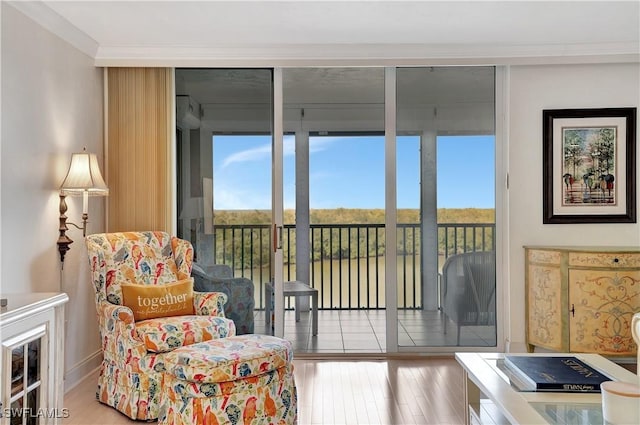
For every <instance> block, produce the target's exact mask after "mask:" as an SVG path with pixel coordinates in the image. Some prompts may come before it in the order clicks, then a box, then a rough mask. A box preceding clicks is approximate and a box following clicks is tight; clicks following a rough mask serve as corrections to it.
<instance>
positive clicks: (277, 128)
mask: <svg viewBox="0 0 640 425" xmlns="http://www.w3.org/2000/svg"><path fill="white" fill-rule="evenodd" d="M370 65H371V66H381V67H384V66H383V65H380V64H375V63H371V64H370ZM360 66H361V65H360ZM397 68H398V67H397V66H386V67H384V70H385V77H384V81H385V87H384V91H385V112H384V114H385V148H384V149H385V235H386V236H385V237H386V247H387V250H386V255H385V280H386V282H387V283H388V284H387V285H385V298H386V353H388V354H389V353H399V352H400V353H402V352H415V351H416V350H417V351H420V352H425V351H426V352H430V353H450V352H451V348H452V347H416V348H411V347H401V346H399V344H398V326H397V325H398V316H397V313H398V308H397V263H396V256H397V248H396V241H397V190H396V184H397V182H396V113H397V111H396V69H397ZM283 69H284V68H283V67H273V68H272V70H273V74H272V75H273V86H272V87H273V127H272V129H273V144H272V147H273V149H272V201H273V202H272V232H273V234H272V241H271V243H272V248H271V249H272V254H273V257H272V258H273V264H272V272H273V276H272V278H273V282H274V293H275V294H274V295H275V296H274V322H275V323H274V334H275V335H276V336H279V337H283V336H284V307H285V300H284V292H283V282H284V250H283V247H282V243H281V238H282V230H283V226H284V199H283V192H284V185H283V159H284V158H283V154H284V152H283V151H284V147H283V143H284V128H283V126H284V102H283V81H282V76H283ZM495 69H496V73H495V120H496V127H495V129H496V131H495V133H496V134H495V140H496V143H495V151H496V153H495V155H496V157H495V159H496V161H495V164H496V167H495V176H496V178H495V185H496V190H495V194H496V204H495V214H496V216H495V217H496V234H495V238H496V252H497V256H496V269H497V273H496V286H497V288H496V317H497V320H496V325H497V346H496V347H490V349H489V350H488V351H496V350H497V351H504V350H505V345H508V341H505V335H509V334H510V329H509V320H508V317H510V316H509V315H510V314H511V311H510V309H509V306H508V302H507V300H509V287H508V286H507V285H505V284H503V282H507V277H508V270H507V268H506V266H507V264H508V261H505V259H504V258H503V257H504V256H505V255H506V251H505V249H504V248H505V247H507V246H508V240H507V238H508V232H507V227H506V223H505V220H504V219H505V217H507V212H508V172H507V171H508V170H507V163H508V143H507V142H506V140H507V134H508V127H507V123H508V117H507V111H508V108H507V105H508V95H509V93H508V82H509V81H508V80H509V68H508V67H507V66H496V67H495ZM173 71H174V72H172V76H173V77H174V78H173V84H172V92H173V93H172V97H171V98H172V99H175V68H173ZM173 101H175V100H173ZM173 106H174V107H173V108H171V110H172V114H171V121H172V124H173V127H174V128H176V115H175V105H173ZM175 137H176V133H175V131H174V132H173V135H172V138H174V140H172V152H171V155H172V157H173V161H171V163H172V164H173V165H172V170H171V174H172V180H173V187H174V188H175V187H176V179H177V175H176V161H175V158H176V154H177V152H176V149H175V143H176V140H175ZM172 198H173V199H172V200H173V202H172V206H173V211H172V223H173V229H172V231H173V232H174V233H175V232H176V231H177V224H176V222H177V220H176V217H177V206H176V201H177V194H176V192H175V190H174V191H172ZM456 351H482V350H481V349H479V348H477V347H475V348H474V347H471V348H470V349H465V347H456Z"/></svg>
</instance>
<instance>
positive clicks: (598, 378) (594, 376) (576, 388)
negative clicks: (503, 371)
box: [504, 355, 613, 393]
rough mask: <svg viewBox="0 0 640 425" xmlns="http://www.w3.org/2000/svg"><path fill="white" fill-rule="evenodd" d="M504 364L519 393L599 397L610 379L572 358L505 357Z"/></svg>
mask: <svg viewBox="0 0 640 425" xmlns="http://www.w3.org/2000/svg"><path fill="white" fill-rule="evenodd" d="M504 364H505V366H506V367H507V369H508V370H509V371H511V372H512V373H513V374H514V375H515V376H516V378H518V379H516V380H515V382H514V383H515V385H516V386H518V387H519V389H520V390H521V391H556V392H589V393H599V392H600V384H601V383H602V382H604V381H613V379H612V378H611V377H609V376H607V375H605V374H604V373H602V372H600V371H598V370H596V369H594V368H593V367H591V366H589V365H588V364H586V363H585V362H583V361H582V360H580V359H578V358H576V357H574V356H550V357H547V356H518V355H506V356H505V357H504Z"/></svg>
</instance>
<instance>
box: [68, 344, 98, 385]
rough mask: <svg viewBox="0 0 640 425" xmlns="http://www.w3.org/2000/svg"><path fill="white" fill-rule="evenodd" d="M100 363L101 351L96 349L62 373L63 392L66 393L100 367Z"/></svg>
mask: <svg viewBox="0 0 640 425" xmlns="http://www.w3.org/2000/svg"><path fill="white" fill-rule="evenodd" d="M100 363H102V351H101V350H98V351H96V352H95V353H93V354H91V355H90V356H88V357H87V358H85V359H84V360H82V361H81V362H79V363H78V364H76V365H75V366H74V367H72V368H71V369H69V370H68V371H67V372H66V373H65V374H64V392H65V393H67V392H68V391H69V390H71V389H72V388H73V387H75V386H76V385H78V384H79V383H80V382H81V381H82V380H83V379H84V378H86V377H87V376H88V375H89V374H91V372H93V371H94V370H96V369H97V368H99V367H100Z"/></svg>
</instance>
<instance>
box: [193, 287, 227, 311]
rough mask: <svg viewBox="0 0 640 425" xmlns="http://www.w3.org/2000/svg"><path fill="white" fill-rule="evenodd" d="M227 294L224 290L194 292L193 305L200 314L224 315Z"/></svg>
mask: <svg viewBox="0 0 640 425" xmlns="http://www.w3.org/2000/svg"><path fill="white" fill-rule="evenodd" d="M226 303H227V295H226V294H224V293H223V292H197V291H194V292H193V307H194V308H195V310H196V314H197V315H200V316H218V317H225V316H224V305H225V304H226Z"/></svg>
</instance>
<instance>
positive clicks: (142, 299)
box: [121, 278, 194, 321]
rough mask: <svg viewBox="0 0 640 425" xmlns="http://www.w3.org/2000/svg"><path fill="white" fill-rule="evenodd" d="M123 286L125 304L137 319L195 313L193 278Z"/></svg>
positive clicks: (124, 284)
mask: <svg viewBox="0 0 640 425" xmlns="http://www.w3.org/2000/svg"><path fill="white" fill-rule="evenodd" d="M121 286H122V298H123V304H124V305H125V306H127V307H129V308H130V309H131V310H132V311H133V317H134V318H135V319H136V321H138V320H146V319H154V318H156V317H169V316H184V315H189V314H194V308H193V279H192V278H188V279H183V280H179V281H177V282H173V283H168V284H164V285H139V284H135V283H123V284H122V285H121Z"/></svg>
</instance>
